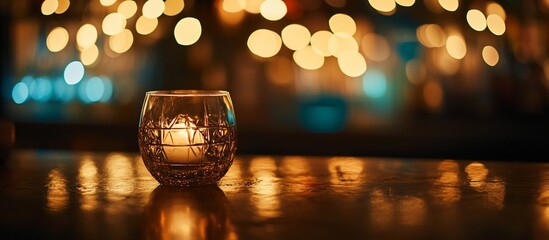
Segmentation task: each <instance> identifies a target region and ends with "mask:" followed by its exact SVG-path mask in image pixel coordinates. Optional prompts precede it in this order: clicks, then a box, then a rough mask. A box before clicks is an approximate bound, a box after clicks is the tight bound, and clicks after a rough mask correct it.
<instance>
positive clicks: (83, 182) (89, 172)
mask: <svg viewBox="0 0 549 240" xmlns="http://www.w3.org/2000/svg"><path fill="white" fill-rule="evenodd" d="M78 185H79V187H78V191H79V192H80V194H81V198H82V199H81V203H80V208H81V209H82V210H86V211H92V210H94V209H96V208H97V205H98V202H97V190H98V185H99V176H98V174H97V167H96V166H95V163H94V161H93V159H92V158H91V157H90V156H84V157H83V159H82V161H81V162H80V167H79V169H78Z"/></svg>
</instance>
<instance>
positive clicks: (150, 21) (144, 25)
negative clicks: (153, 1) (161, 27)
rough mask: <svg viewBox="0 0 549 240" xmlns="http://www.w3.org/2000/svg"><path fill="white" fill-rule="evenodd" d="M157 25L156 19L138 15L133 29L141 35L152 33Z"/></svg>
mask: <svg viewBox="0 0 549 240" xmlns="http://www.w3.org/2000/svg"><path fill="white" fill-rule="evenodd" d="M157 26H158V19H156V18H148V17H145V16H140V17H139V18H138V19H137V21H136V22H135V31H136V32H137V33H139V34H141V35H148V34H150V33H152V32H153V31H154V30H155V29H156V27H157Z"/></svg>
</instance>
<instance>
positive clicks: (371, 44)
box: [361, 33, 391, 62]
mask: <svg viewBox="0 0 549 240" xmlns="http://www.w3.org/2000/svg"><path fill="white" fill-rule="evenodd" d="M361 47H362V51H363V52H364V55H366V57H368V58H369V59H371V60H374V61H376V62H381V61H385V60H387V58H389V55H390V53H391V46H389V42H388V41H387V40H386V39H385V38H384V37H383V36H381V35H377V34H375V33H369V34H366V35H364V37H362V41H361Z"/></svg>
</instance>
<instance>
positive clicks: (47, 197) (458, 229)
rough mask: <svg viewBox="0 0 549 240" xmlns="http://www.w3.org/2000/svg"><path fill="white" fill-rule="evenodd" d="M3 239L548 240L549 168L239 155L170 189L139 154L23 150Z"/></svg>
mask: <svg viewBox="0 0 549 240" xmlns="http://www.w3.org/2000/svg"><path fill="white" fill-rule="evenodd" d="M0 239H549V164H547V163H528V162H518V161H517V162H509V161H506V162H494V161H482V160H450V159H389V158H363V157H360V158H357V157H310V156H307V157H302V156H237V158H236V159H235V162H234V164H233V166H232V167H231V169H230V170H229V172H228V173H227V175H226V176H225V177H224V178H223V179H222V180H221V181H220V182H219V183H218V185H217V186H208V187H197V188H186V189H185V188H183V189H178V188H170V187H163V186H159V185H158V183H157V182H156V181H155V180H154V179H153V178H152V177H151V176H150V174H149V173H148V171H147V169H146V168H145V167H144V165H143V163H142V160H141V157H140V156H139V155H138V154H136V153H122V152H101V153H98V152H69V151H41V150H25V151H22V150H20V151H16V152H13V153H12V155H11V157H10V159H8V160H7V161H5V162H4V163H3V166H2V167H1V168H0Z"/></svg>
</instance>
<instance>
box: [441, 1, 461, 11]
mask: <svg viewBox="0 0 549 240" xmlns="http://www.w3.org/2000/svg"><path fill="white" fill-rule="evenodd" d="M438 3H439V4H440V6H441V7H442V8H444V9H445V10H446V11H449V12H454V11H456V10H457V9H458V7H459V1H458V0H438Z"/></svg>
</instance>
